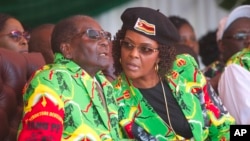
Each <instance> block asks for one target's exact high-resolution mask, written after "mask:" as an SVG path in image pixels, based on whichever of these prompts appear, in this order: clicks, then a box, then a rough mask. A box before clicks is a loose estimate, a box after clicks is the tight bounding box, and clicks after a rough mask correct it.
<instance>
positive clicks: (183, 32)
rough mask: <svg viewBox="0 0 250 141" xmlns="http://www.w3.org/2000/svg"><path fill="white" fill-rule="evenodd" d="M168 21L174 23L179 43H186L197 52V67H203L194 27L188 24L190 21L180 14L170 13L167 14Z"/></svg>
mask: <svg viewBox="0 0 250 141" xmlns="http://www.w3.org/2000/svg"><path fill="white" fill-rule="evenodd" d="M169 19H170V21H171V22H172V23H173V24H174V26H175V27H176V28H177V30H178V31H179V34H180V37H181V38H180V43H181V44H185V45H187V47H190V48H191V49H193V51H194V52H195V53H196V54H197V58H198V62H197V63H198V64H199V68H200V69H203V68H204V67H205V66H204V64H203V63H202V60H201V57H200V55H199V43H198V40H197V37H196V33H195V29H194V28H193V26H192V25H191V24H190V22H189V21H188V20H187V19H185V18H182V17H180V16H175V15H171V16H169Z"/></svg>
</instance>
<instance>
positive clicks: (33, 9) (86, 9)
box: [0, 0, 131, 28]
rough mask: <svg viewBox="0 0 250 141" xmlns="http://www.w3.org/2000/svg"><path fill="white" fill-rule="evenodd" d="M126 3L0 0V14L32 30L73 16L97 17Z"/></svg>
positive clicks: (119, 0) (107, 0)
mask: <svg viewBox="0 0 250 141" xmlns="http://www.w3.org/2000/svg"><path fill="white" fill-rule="evenodd" d="M128 1H131V0H2V1H1V2H0V12H4V13H8V14H11V15H13V16H15V17H16V18H17V19H19V20H20V21H22V22H23V23H24V25H25V26H26V27H28V28H32V27H35V26H37V25H39V24H43V23H56V22H58V21H59V20H60V19H62V18H65V17H68V16H70V15H74V14H86V15H90V16H97V15H99V14H101V13H102V12H105V11H107V10H109V9H111V8H113V7H115V6H118V5H121V4H124V3H126V2H128Z"/></svg>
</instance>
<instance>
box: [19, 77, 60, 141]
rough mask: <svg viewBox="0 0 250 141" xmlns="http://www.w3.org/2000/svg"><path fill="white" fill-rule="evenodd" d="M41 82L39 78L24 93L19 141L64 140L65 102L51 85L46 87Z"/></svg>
mask: <svg viewBox="0 0 250 141" xmlns="http://www.w3.org/2000/svg"><path fill="white" fill-rule="evenodd" d="M40 80H41V79H39V77H38V78H34V79H33V80H32V81H31V83H30V84H29V85H28V87H27V89H25V91H24V95H23V99H24V109H23V117H22V120H21V123H20V126H19V130H18V136H17V140H18V141H24V140H25V141H26V140H46V141H60V140H61V138H62V131H63V117H64V109H63V102H62V100H61V98H60V96H59V94H57V93H56V92H55V91H54V90H53V87H52V85H51V84H47V85H45V83H41V81H40ZM36 82H39V83H36Z"/></svg>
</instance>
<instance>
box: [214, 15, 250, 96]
mask: <svg viewBox="0 0 250 141" xmlns="http://www.w3.org/2000/svg"><path fill="white" fill-rule="evenodd" d="M238 32H247V33H249V32H250V18H239V19H237V20H235V21H234V22H233V23H231V25H230V26H229V27H228V28H227V30H226V31H225V32H224V34H223V37H222V40H220V41H218V46H219V50H220V52H221V60H222V62H224V63H226V62H227V61H228V59H229V58H230V57H232V56H233V55H234V54H235V53H237V52H239V51H240V50H242V49H243V48H245V47H247V46H249V38H248V39H246V40H236V39H234V38H226V37H229V36H230V37H231V36H232V35H234V34H235V33H238ZM220 76H221V73H218V74H217V75H216V76H215V77H213V78H211V79H210V80H209V81H210V83H211V85H212V86H213V88H214V89H215V91H216V92H218V90H217V88H218V82H219V80H220Z"/></svg>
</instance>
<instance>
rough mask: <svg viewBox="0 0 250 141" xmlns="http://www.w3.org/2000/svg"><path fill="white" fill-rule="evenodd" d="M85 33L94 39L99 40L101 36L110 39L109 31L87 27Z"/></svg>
mask: <svg viewBox="0 0 250 141" xmlns="http://www.w3.org/2000/svg"><path fill="white" fill-rule="evenodd" d="M86 34H87V36H88V37H89V38H91V39H95V40H100V39H101V38H105V39H107V40H111V33H109V32H106V31H98V30H93V29H88V30H87V32H86Z"/></svg>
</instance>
